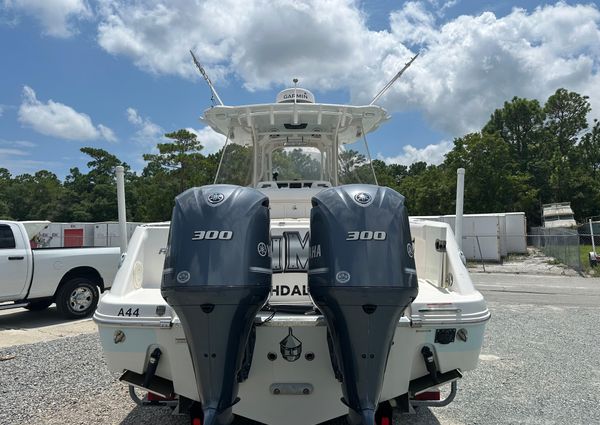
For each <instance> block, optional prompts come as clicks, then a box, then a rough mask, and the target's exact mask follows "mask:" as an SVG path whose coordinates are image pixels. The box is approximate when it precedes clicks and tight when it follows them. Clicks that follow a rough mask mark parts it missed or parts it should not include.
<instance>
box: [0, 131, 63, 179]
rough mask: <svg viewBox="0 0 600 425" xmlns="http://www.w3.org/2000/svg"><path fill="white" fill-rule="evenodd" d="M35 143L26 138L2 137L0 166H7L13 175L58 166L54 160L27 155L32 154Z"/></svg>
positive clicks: (0, 141)
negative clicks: (9, 138) (40, 159)
mask: <svg viewBox="0 0 600 425" xmlns="http://www.w3.org/2000/svg"><path fill="white" fill-rule="evenodd" d="M35 146H37V145H36V144H35V143H32V142H28V141H25V140H5V139H0V168H7V169H8V170H10V172H11V173H12V174H13V175H19V174H23V173H28V172H35V171H38V170H41V169H48V167H50V166H57V165H58V163H56V162H53V161H36V160H32V159H27V158H25V157H27V156H29V155H31V148H33V147H35Z"/></svg>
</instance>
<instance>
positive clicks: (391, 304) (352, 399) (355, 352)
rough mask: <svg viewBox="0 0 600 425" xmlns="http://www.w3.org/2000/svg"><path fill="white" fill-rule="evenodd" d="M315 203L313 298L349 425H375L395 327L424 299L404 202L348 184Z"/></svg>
mask: <svg viewBox="0 0 600 425" xmlns="http://www.w3.org/2000/svg"><path fill="white" fill-rule="evenodd" d="M312 203H313V208H312V210H311V223H310V233H311V240H310V259H309V272H308V273H309V275H308V287H309V292H310V295H311V297H312V298H313V300H314V302H315V304H316V305H317V306H318V307H319V309H320V310H321V311H322V312H323V315H324V316H325V319H326V321H327V326H328V330H329V333H330V335H331V340H332V343H333V352H334V355H335V356H336V361H337V364H338V366H339V369H340V372H341V375H342V392H343V395H344V399H343V402H344V403H345V404H346V405H347V406H348V407H349V414H348V420H349V422H350V424H352V425H355V424H362V425H374V424H375V411H376V410H377V406H378V404H379V397H380V394H381V388H382V385H383V378H384V374H385V369H386V365H387V359H388V355H389V351H390V347H391V344H392V342H393V338H394V334H395V331H396V327H397V325H398V321H399V319H400V316H401V315H402V313H403V311H404V310H405V308H406V307H407V305H408V304H409V303H411V302H412V300H414V298H415V297H416V296H417V292H418V281H417V275H416V271H415V261H414V252H413V244H412V238H411V235H410V226H409V222H408V213H407V210H406V207H405V205H404V197H403V196H402V195H400V194H398V193H397V192H395V191H393V190H392V189H389V188H385V187H379V186H372V185H346V186H340V187H336V188H331V189H327V190H324V191H322V192H320V193H319V194H317V195H315V196H314V197H313V199H312ZM395 343H396V344H401V343H402V341H395Z"/></svg>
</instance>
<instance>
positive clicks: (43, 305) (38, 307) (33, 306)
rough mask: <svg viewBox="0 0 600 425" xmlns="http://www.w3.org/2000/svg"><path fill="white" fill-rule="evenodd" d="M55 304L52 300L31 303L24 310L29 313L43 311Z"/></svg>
mask: <svg viewBox="0 0 600 425" xmlns="http://www.w3.org/2000/svg"><path fill="white" fill-rule="evenodd" d="M53 302H54V301H52V299H48V300H36V301H31V302H30V303H29V304H27V305H26V306H25V307H24V308H25V309H27V310H29V311H42V310H45V309H47V308H48V307H50V304H52V303H53Z"/></svg>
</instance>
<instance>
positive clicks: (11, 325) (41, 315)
mask: <svg viewBox="0 0 600 425" xmlns="http://www.w3.org/2000/svg"><path fill="white" fill-rule="evenodd" d="M80 320H81V319H80ZM84 320H85V319H84ZM74 322H77V320H67V319H65V318H64V317H62V316H61V315H60V314H59V313H58V311H56V307H55V306H54V305H53V306H52V307H49V308H47V309H46V310H42V311H29V310H25V309H22V308H19V309H15V310H5V311H2V314H0V331H1V330H5V329H34V328H40V327H44V326H51V325H58V324H61V323H74Z"/></svg>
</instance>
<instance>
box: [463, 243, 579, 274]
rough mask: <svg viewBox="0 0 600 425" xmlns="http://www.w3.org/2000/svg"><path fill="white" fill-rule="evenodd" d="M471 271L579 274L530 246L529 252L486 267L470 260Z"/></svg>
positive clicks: (512, 255)
mask: <svg viewBox="0 0 600 425" xmlns="http://www.w3.org/2000/svg"><path fill="white" fill-rule="evenodd" d="M468 267H469V271H470V272H471V273H473V272H479V273H481V272H484V271H485V273H514V274H528V275H558V276H579V273H577V272H576V271H575V270H573V269H571V268H569V267H567V266H566V265H564V264H561V263H559V262H557V260H555V259H554V258H552V257H548V256H547V255H546V254H544V253H543V252H542V251H540V250H539V249H538V248H534V247H528V248H527V254H511V255H510V256H509V257H508V258H505V259H504V260H503V261H502V263H486V264H485V267H484V266H483V265H481V263H479V262H477V261H474V260H473V261H469V262H468Z"/></svg>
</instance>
